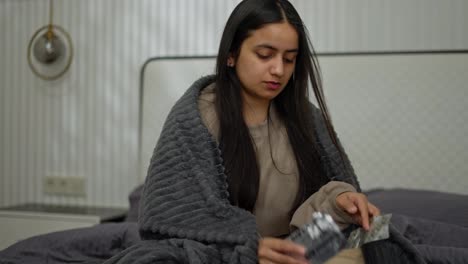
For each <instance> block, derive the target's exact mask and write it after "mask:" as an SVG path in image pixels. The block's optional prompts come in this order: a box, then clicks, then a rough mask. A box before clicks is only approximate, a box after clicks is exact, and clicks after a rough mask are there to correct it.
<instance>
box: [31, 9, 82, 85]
mask: <svg viewBox="0 0 468 264" xmlns="http://www.w3.org/2000/svg"><path fill="white" fill-rule="evenodd" d="M53 15H54V3H53V0H49V24H48V25H45V26H43V27H41V28H39V29H38V30H37V31H36V32H35V33H34V35H33V36H32V38H31V40H30V41H29V45H28V63H29V67H30V68H31V70H32V71H33V73H34V74H35V75H36V76H38V77H40V78H41V79H44V80H55V79H58V78H60V77H61V76H62V75H63V74H65V72H67V70H68V69H69V68H70V65H71V62H72V59H73V45H72V41H71V38H70V35H69V34H68V33H67V32H66V31H65V30H64V29H63V28H62V27H60V26H57V25H54V24H53V23H52V21H53V20H52V19H53Z"/></svg>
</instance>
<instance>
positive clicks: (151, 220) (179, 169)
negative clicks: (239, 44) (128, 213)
mask: <svg viewBox="0 0 468 264" xmlns="http://www.w3.org/2000/svg"><path fill="white" fill-rule="evenodd" d="M212 82H214V76H207V77H203V78H201V79H200V80H198V81H196V82H195V83H194V84H193V85H192V86H191V87H190V88H189V89H188V90H187V91H186V92H185V94H184V95H183V96H182V97H181V98H180V99H179V100H178V101H177V102H176V104H175V105H174V107H173V108H172V109H171V111H170V113H169V115H168V117H167V119H166V121H165V124H164V126H163V129H162V132H161V135H160V138H159V141H158V143H157V145H156V148H155V150H154V153H153V156H152V158H151V162H150V166H149V169H148V176H147V178H146V182H145V187H144V191H143V196H142V201H141V203H140V218H139V226H140V235H141V237H142V239H143V240H142V241H141V242H140V243H138V244H136V245H133V246H132V247H130V248H127V249H126V250H124V251H123V252H121V253H120V254H118V255H116V256H114V257H113V258H111V259H110V260H108V261H107V262H106V263H193V264H195V263H197V264H198V263H243V264H247V263H257V243H258V233H257V229H256V224H255V218H254V216H253V215H252V214H251V213H250V212H248V211H246V210H243V209H240V208H238V207H236V206H232V205H231V204H230V203H229V200H228V189H227V183H226V182H227V181H226V175H225V174H224V167H223V165H222V158H221V153H220V150H219V148H218V145H217V142H216V141H215V139H214V138H213V137H212V135H211V134H210V133H209V132H208V129H207V128H206V127H205V126H204V124H203V122H202V119H201V116H200V112H199V111H198V107H197V99H198V96H199V94H200V91H201V89H203V88H204V87H206V86H208V85H209V84H210V83H212ZM313 109H314V112H313V122H314V124H315V132H316V135H317V145H318V146H319V149H320V152H321V153H320V156H321V164H322V166H323V168H322V170H323V172H324V173H325V174H326V175H327V176H328V178H330V179H333V180H341V181H345V182H348V183H350V184H352V185H354V186H355V187H356V188H357V189H358V190H360V188H359V184H358V182H357V179H356V176H355V174H354V172H353V170H352V168H351V165H350V164H349V160H348V159H347V157H345V164H343V161H342V159H341V157H340V155H339V152H338V150H337V149H336V147H335V146H334V144H333V143H332V141H331V139H330V137H329V136H328V132H327V129H326V127H325V124H324V122H323V119H322V117H321V115H320V112H319V111H318V109H317V108H315V107H314V108H313Z"/></svg>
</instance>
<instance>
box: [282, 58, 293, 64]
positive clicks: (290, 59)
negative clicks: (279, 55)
mask: <svg viewBox="0 0 468 264" xmlns="http://www.w3.org/2000/svg"><path fill="white" fill-rule="evenodd" d="M283 60H284V62H286V63H294V61H295V60H296V58H284V59H283Z"/></svg>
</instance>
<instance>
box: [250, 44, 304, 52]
mask: <svg viewBox="0 0 468 264" xmlns="http://www.w3.org/2000/svg"><path fill="white" fill-rule="evenodd" d="M255 48H266V49H271V50H274V51H278V49H277V48H275V47H273V46H271V45H268V44H259V45H256V46H255ZM290 52H291V53H292V52H294V53H297V52H299V50H298V49H289V50H286V53H290Z"/></svg>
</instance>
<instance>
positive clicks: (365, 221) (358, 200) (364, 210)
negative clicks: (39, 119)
mask: <svg viewBox="0 0 468 264" xmlns="http://www.w3.org/2000/svg"><path fill="white" fill-rule="evenodd" d="M352 199H353V201H354V204H355V205H356V206H357V208H358V211H359V216H360V217H361V225H362V227H363V228H364V230H369V208H368V206H367V205H368V202H367V198H366V196H365V195H363V194H359V193H356V195H353V197H352Z"/></svg>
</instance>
